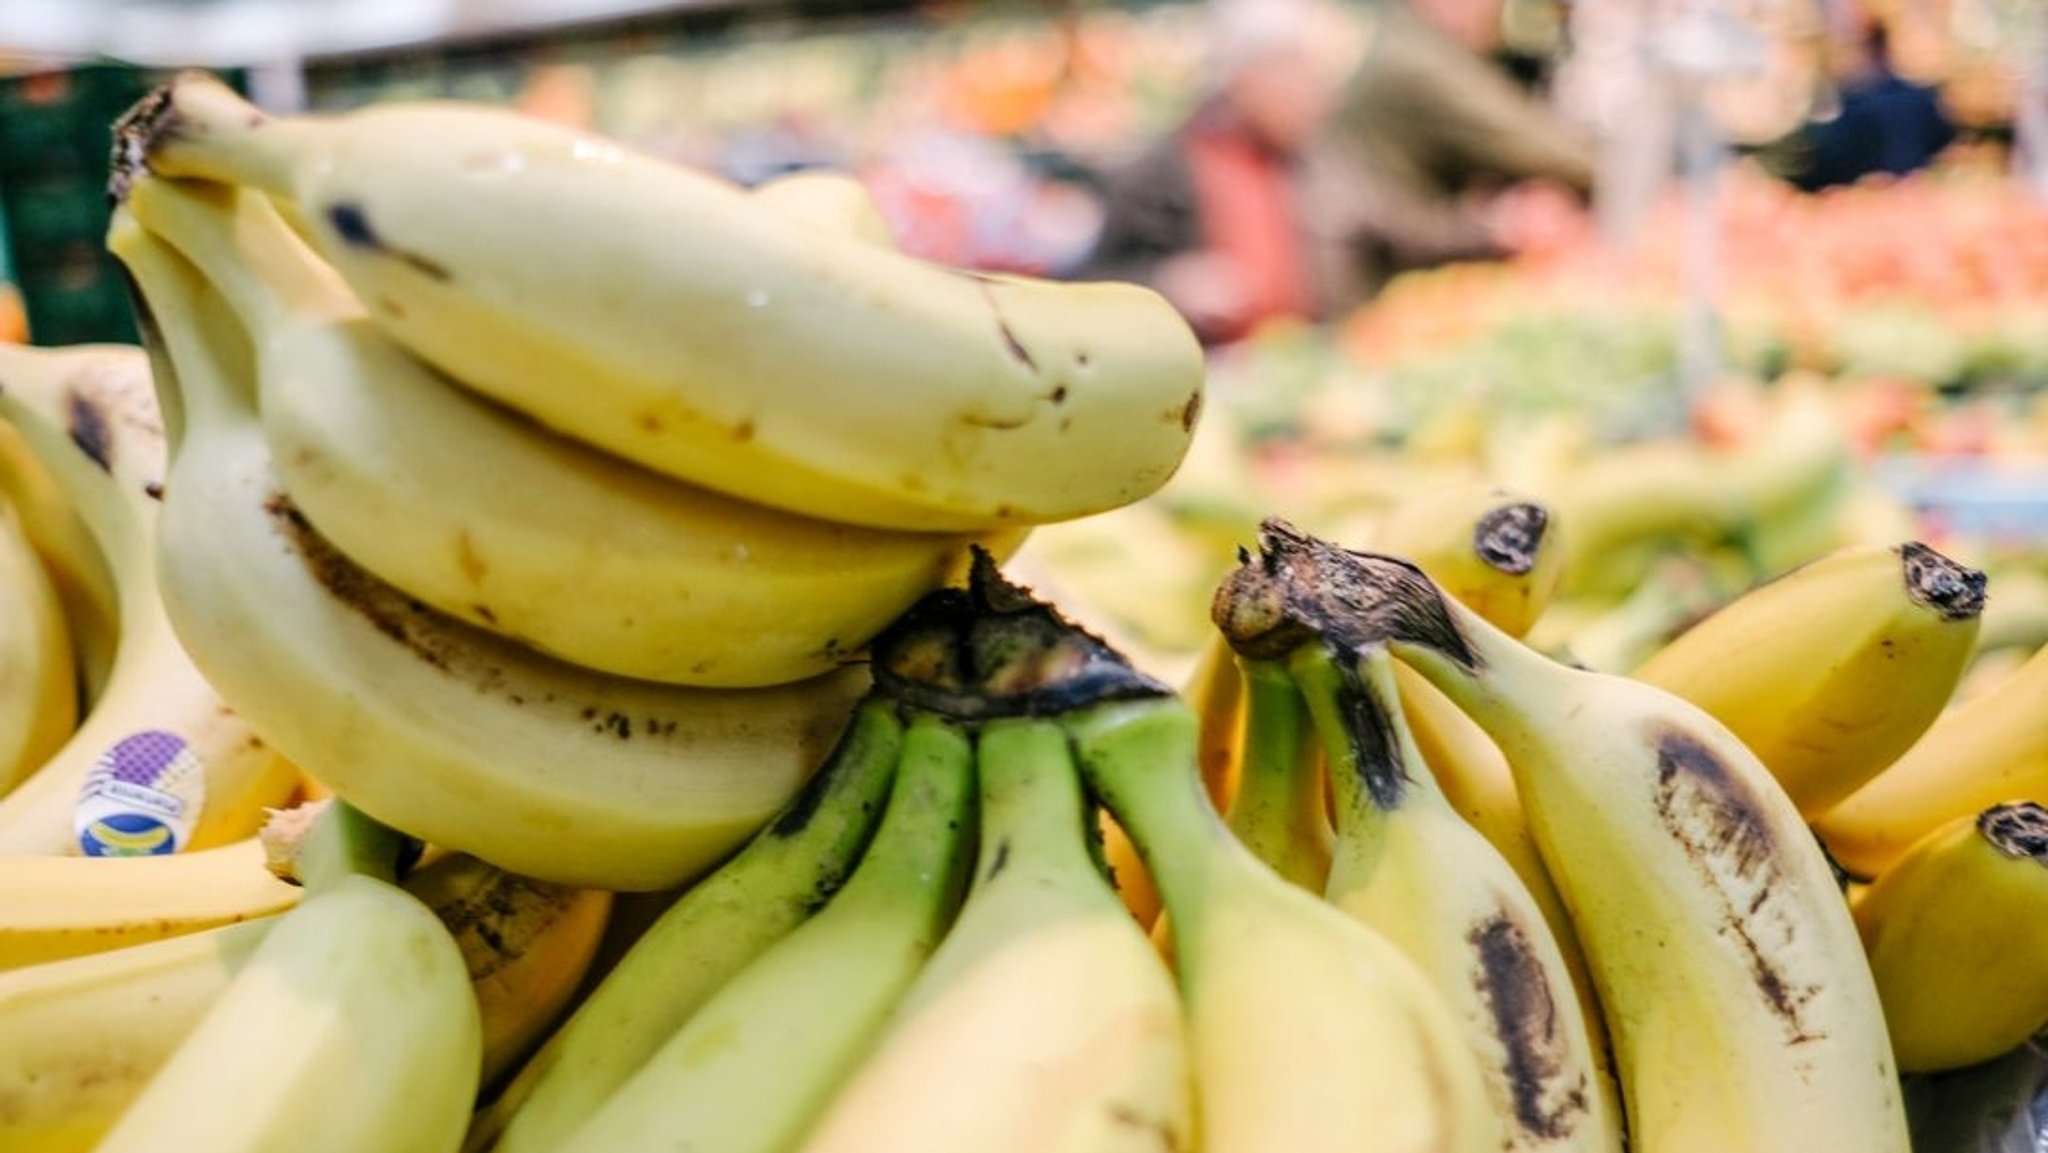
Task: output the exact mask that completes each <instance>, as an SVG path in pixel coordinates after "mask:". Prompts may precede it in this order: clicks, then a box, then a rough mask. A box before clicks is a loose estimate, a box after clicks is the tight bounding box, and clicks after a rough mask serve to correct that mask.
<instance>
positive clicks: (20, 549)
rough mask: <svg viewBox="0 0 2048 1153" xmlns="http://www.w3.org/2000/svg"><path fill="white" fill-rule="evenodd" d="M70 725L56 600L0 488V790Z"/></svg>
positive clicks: (31, 768)
mask: <svg viewBox="0 0 2048 1153" xmlns="http://www.w3.org/2000/svg"><path fill="white" fill-rule="evenodd" d="M77 724H78V672H77V669H76V668H75V662H74V661H73V660H72V655H71V634H70V630H69V629H68V628H66V627H65V624H64V606H63V603H62V602H61V601H59V600H58V598H57V589H56V586H55V585H54V584H53V583H52V582H51V580H50V576H49V574H48V573H47V572H46V571H45V570H44V569H43V562H42V560H41V559H40V558H39V557H38V556H37V555H36V551H35V548H34V546H32V545H31V544H30V543H29V539H28V534H27V532H26V531H25V530H24V529H23V526H22V523H21V516H20V513H19V512H17V511H16V509H15V507H14V503H13V502H12V501H11V500H9V499H7V497H6V495H5V492H4V491H0V796H5V795H6V794H7V793H8V792H10V791H11V790H12V789H13V788H14V786H15V785H17V784H19V783H21V781H22V780H23V779H25V778H26V777H28V776H29V774H31V773H33V772H35V771H36V770H37V769H39V768H41V767H42V766H43V762H44V761H46V760H48V759H49V758H50V756H51V754H53V753H55V752H56V751H57V750H58V749H59V748H61V747H62V746H63V744H64V742H65V741H66V740H69V739H70V737H71V730H72V729H73V728H74V727H76V725H77Z"/></svg>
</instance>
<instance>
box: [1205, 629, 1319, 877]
mask: <svg viewBox="0 0 2048 1153" xmlns="http://www.w3.org/2000/svg"><path fill="white" fill-rule="evenodd" d="M1239 665H1240V667H1241V668H1242V669H1243V672H1244V682H1245V702H1246V703H1245V726H1244V750H1243V754H1242V763H1243V769H1242V771H1241V773H1240V775H1239V783H1238V789H1237V795H1236V796H1235V797H1234V798H1233V799H1232V801H1231V804H1230V811H1229V815H1228V817H1227V818H1226V823H1228V824H1229V826H1230V829H1231V831H1232V832H1234V833H1236V834H1237V838H1238V840H1240V841H1242V842H1243V843H1244V846H1245V847H1246V848H1247V849H1250V850H1251V852H1252V855H1253V856H1255V857H1258V858H1259V859H1260V860H1262V861H1264V862H1266V863H1267V864H1268V865H1271V866H1272V867H1273V869H1274V871H1275V872H1278V873H1279V874H1280V875H1281V876H1283V877H1286V878H1287V879H1288V880H1290V881H1293V882H1294V883H1295V884H1297V885H1300V886H1301V887H1302V888H1304V889H1308V890H1309V891H1310V892H1320V891H1321V890H1322V887H1323V881H1324V878H1325V876H1326V875H1327V874H1328V872H1329V867H1330V838H1331V832H1330V820H1329V816H1328V806H1327V803H1326V802H1325V800H1324V797H1323V772H1322V762H1321V759H1320V758H1319V757H1318V756H1317V750H1316V746H1315V744H1314V743H1313V742H1312V741H1311V739H1310V736H1311V734H1310V723H1309V713H1308V704H1307V702H1306V701H1304V700H1303V699H1302V693H1301V690H1300V689H1299V688H1297V687H1295V683H1294V681H1293V679H1292V678H1291V677H1290V676H1289V675H1288V670H1287V667H1286V666H1285V665H1284V664H1282V663H1280V662H1277V661H1257V660H1241V661H1239Z"/></svg>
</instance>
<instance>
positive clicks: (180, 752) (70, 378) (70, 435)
mask: <svg viewBox="0 0 2048 1153" xmlns="http://www.w3.org/2000/svg"><path fill="white" fill-rule="evenodd" d="M151 389H152V386H151V381H150V373H149V370H148V366H147V363H146V360H145V358H144V356H143V354H142V353H141V352H140V351H138V350H136V349H134V348H131V347H127V346H122V345H84V346H78V347H75V348H67V349H58V350H48V349H33V348H25V347H18V346H0V418H4V419H5V420H7V421H9V422H11V423H12V425H13V428H14V430H15V431H16V432H17V433H18V434H19V435H20V437H21V440H22V442H23V444H24V445H25V446H26V447H27V448H28V449H29V450H30V451H32V452H33V453H34V454H35V458H36V460H37V461H38V462H39V463H40V464H41V465H42V466H43V467H44V468H45V469H46V470H47V471H48V473H49V475H50V477H51V478H52V480H53V481H54V482H55V483H56V485H57V486H58V488H59V489H60V490H61V492H62V493H63V494H64V497H65V499H66V500H67V501H68V502H69V503H70V504H71V506H72V507H73V508H75V509H76V510H77V511H78V515H79V516H80V518H81V519H82V521H83V522H84V524H85V526H86V527H87V529H88V530H89V531H90V534H91V536H92V539H93V542H94V545H95V546H96V548H97V550H98V552H99V553H100V555H101V556H103V557H104V558H105V561H106V564H107V566H108V569H109V571H110V572H111V573H112V575H113V578H114V581H115V583H116V587H117V589H118V593H119V602H118V609H119V628H120V640H119V648H118V650H117V652H116V654H115V663H114V667H113V671H112V673H111V674H110V676H109V678H108V681H107V686H106V689H105V690H104V691H103V692H102V693H101V694H100V696H99V697H98V699H97V700H96V701H95V702H94V703H93V705H92V708H91V711H90V712H89V713H87V715H86V717H85V719H84V721H83V723H81V724H80V725H79V727H78V728H77V729H76V731H74V732H73V733H72V735H71V738H70V739H69V740H68V741H66V742H65V743H64V745H63V747H62V748H61V749H59V750H57V752H56V753H54V754H53V755H52V756H51V757H50V758H49V760H48V761H46V762H45V763H44V765H43V767H42V768H41V769H40V770H39V771H37V772H36V774H35V775H34V776H32V777H30V778H29V779H28V780H27V781H25V782H24V783H23V784H22V785H21V786H20V787H18V788H16V789H15V790H14V791H13V792H12V793H9V794H8V795H7V796H6V797H5V798H4V799H0V855H8V854H19V853H77V852H80V851H84V852H87V853H92V854H109V855H120V854H132V853H169V852H177V851H181V850H187V849H201V848H210V847H215V846H219V845H223V844H227V843H230V842H233V841H236V840H240V839H241V838H244V837H247V836H250V835H252V834H253V833H254V832H255V831H256V828H257V826H258V825H259V824H261V821H262V812H263V810H264V809H265V808H266V807H268V806H271V805H276V804H280V803H282V802H283V801H284V799H285V798H286V797H287V796H289V795H290V793H291V791H292V789H293V788H294V787H295V786H296V785H297V782H298V770H297V769H296V768H294V767H293V766H292V765H291V764H289V763H287V762H286V761H285V760H284V759H283V758H282V757H280V756H278V755H277V754H276V753H275V752H274V751H273V750H271V749H270V748H268V747H266V746H265V745H264V743H263V742H262V741H260V740H258V739H257V738H256V737H255V735H254V734H253V733H252V732H251V731H250V729H249V726H248V725H247V724H245V723H244V722H243V721H242V719H241V718H240V717H239V716H237V715H236V714H235V713H234V712H232V711H230V710H229V709H228V708H226V707H225V706H224V705H223V704H222V703H221V698H220V696H219V694H218V693H216V692H215V691H214V690H213V688H212V686H211V685H209V684H208V683H207V681H206V680H205V678H204V677H202V676H201V675H200V673H199V670H197V669H195V668H194V667H193V666H192V661H191V659H190V658H189V657H187V656H186V654H185V650H184V649H183V648H182V647H180V645H179V643H178V638H177V637H176V636H175V635H173V633H172V631H171V627H170V624H169V622H168V621H167V620H166V619H165V614H164V609H163V605H162V602H161V601H160V599H159V596H158V585H157V579H156V571H155V563H154V559H153V557H152V556H151V550H152V548H153V542H154V538H155V532H156V521H157V512H158V509H157V500H158V497H159V495H160V494H161V491H162V489H161V484H162V481H163V476H164V474H163V467H164V440H163V429H162V424H161V422H160V420H159V414H158V409H157V404H156V401H155V399H154V397H153V396H152V392H151Z"/></svg>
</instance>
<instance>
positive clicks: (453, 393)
mask: <svg viewBox="0 0 2048 1153" xmlns="http://www.w3.org/2000/svg"><path fill="white" fill-rule="evenodd" d="M128 206H129V208H130V210H131V211H132V212H133V213H134V215H135V218H136V220H137V221H138V222H140V223H141V224H142V225H143V227H144V228H146V229H148V230H150V231H151V232H152V233H153V234H154V235H156V236H158V237H159V238H161V239H163V240H165V241H167V242H169V243H170V244H171V245H172V246H173V247H175V248H178V249H179V251H180V252H182V253H183V254H184V255H185V257H186V258H187V259H188V260H190V261H191V262H192V263H193V264H195V265H196V266H198V268H199V269H200V271H201V272H202V273H203V274H204V275H205V276H206V278H207V281H208V283H209V284H210V286H211V287H212V288H214V289H215V290H216V291H218V292H220V293H221V294H222V296H223V297H225V298H226V299H227V301H228V303H229V304H230V305H231V306H232V307H233V308H234V310H235V313H236V315H237V316H238V317H239V318H240V320H241V322H242V325H243V327H244V328H245V329H246V330H247V331H248V332H249V333H250V334H251V337H252V339H253V340H254V341H255V342H256V349H257V352H256V365H255V371H256V379H257V393H258V401H257V408H258V410H259V412H260V413H261V416H262V421H263V431H264V436H265V438H266V439H267V441H268V442H269V444H270V446H271V454H272V458H273V460H274V461H275V462H276V467H277V470H278V474H279V477H280V478H281V479H282V481H283V483H284V490H285V493H286V494H287V495H288V496H289V497H290V498H291V501H292V503H293V505H294V506H296V507H297V508H298V509H299V510H300V511H301V512H302V513H303V514H304V515H305V517H306V519H307V520H308V521H309V522H311V524H312V526H313V530H314V531H315V532H318V533H319V534H320V535H321V536H322V537H323V538H325V539H326V540H327V541H329V542H330V543H331V544H333V545H334V547H335V548H336V549H338V550H339V551H340V552H341V553H342V555H344V556H346V557H348V558H349V560H351V561H353V562H354V563H356V564H359V565H361V566H362V567H363V568H364V569H366V570H368V571H369V572H371V573H373V574H375V575H376V576H377V577H378V578H379V579H381V580H384V581H388V582H389V583H391V584H392V585H394V586H396V587H397V588H399V589H401V590H403V591H404V592H406V593H408V594H410V595H412V596H415V597H417V598H419V599H420V600H422V601H425V602H426V603H427V604H429V605H431V606H433V607H434V608H436V609H439V610H441V611H442V612H445V613H447V614H449V615H450V616H454V617H457V618H460V619H461V620H463V621H465V622H467V623H469V624H472V625H476V626H479V627H482V628H485V629H488V630H492V631H496V632H499V633H502V634H504V635H506V636H508V637H511V638H513V639H516V640H519V641H521V642H523V643H526V644H529V645H531V646H533V647H534V648H537V649H540V650H541V651H543V652H546V653H549V654H552V655H554V656H557V657H560V658H562V659H563V660H566V661H569V662H571V663H574V664H579V665H583V666H586V667H588V668H592V669H596V670H599V671H601V672H608V673H614V674H618V675H620V676H630V677H641V678H645V679H648V680H655V681H663V682H667V683H672V684H689V685H701V686H710V687H719V688H749V687H756V686H762V685H774V684H782V683H786V682H790V681H797V680H804V679H807V678H809V677H813V676H817V675H820V674H822V673H825V672H828V671H830V670H831V669H833V668H834V667H836V666H838V665H840V664H842V663H844V662H846V661H847V660H849V659H850V658H851V657H853V656H854V655H856V654H857V653H858V651H859V650H860V648H861V646H862V645H864V644H865V643H866V641H867V640H868V638H870V637H871V636H873V635H874V634H875V633H876V632H878V631H880V629H881V628H882V626H883V625H885V624H887V623H888V622H889V621H890V620H892V619H894V618H895V617H896V615H897V614H899V613H901V612H902V611H903V610H904V609H906V608H908V607H909V606H910V604H911V602H913V601H915V600H916V599H917V598H918V597H919V596H920V595H922V594H923V593H924V592H925V591H927V590H929V589H931V588H933V587H935V586H937V585H939V584H940V583H942V582H943V581H944V580H945V579H946V577H947V575H948V574H949V573H950V572H952V571H953V570H955V569H957V568H959V567H960V565H961V562H962V560H963V559H964V556H965V551H966V547H967V545H968V543H969V542H970V541H971V540H972V539H974V538H970V537H965V536H960V535H953V534H941V533H902V532H881V531H875V530H866V529H858V528H852V527H849V526H845V525H838V524H830V523H826V522H823V521H814V520H809V519H806V518H803V517H797V516H791V515H789V514H786V513H781V512H777V511H774V510H770V509H765V508H762V507H760V506H757V505H749V504H746V503H743V502H741V501H736V500H733V499H730V498H728V497H724V496H720V495H718V494H716V493H712V492H707V491H705V490H703V489H699V488H695V487H692V486H689V485H684V484H679V483H676V482H674V481H672V480H669V479H668V478H665V477H661V476H658V475H655V474H653V473H650V472H648V471H646V470H645V469H642V468H639V467H638V466H635V465H632V464H630V463H627V462H625V461H621V460H617V459H615V458H611V457H607V456H604V455H603V454H601V453H598V452H595V451H593V450H591V449H589V448H586V447H584V446H582V445H580V444H577V443H576V442H574V441H570V440H565V439H563V438H561V437H559V436H556V435H554V434H552V433H550V432H548V431H547V430H545V429H542V428H540V427H538V426H536V425H535V424H533V422H531V421H529V420H527V419H526V418H524V417H522V416H520V415H518V414H516V413H512V412H509V411H507V410H505V409H503V408H500V407H498V406H496V405H494V404H491V403H490V402H488V401H486V400H483V399H482V398H480V397H477V396H475V395H473V394H471V393H469V392H466V391H464V390H462V389H459V388H456V387H455V386H453V385H452V384H450V383H449V382H448V380H447V379H446V378H445V377H442V376H441V375H440V374H439V373H437V372H435V371H434V370H433V369H431V368H429V367H427V366H426V365H425V364H424V363H422V362H420V361H419V360H417V359H416V358H414V357H413V356H412V355H411V354H410V353H408V352H406V351H405V350H404V349H403V348H402V347H400V346H399V345H397V344H394V343H393V342H392V341H391V340H390V339H389V338H387V337H386V336H385V335H384V334H383V333H382V331H380V330H379V329H378V328H377V326H376V325H375V324H373V323H372V322H371V321H370V320H369V319H368V318H367V317H365V316H364V315H363V313H362V308H361V306H360V305H359V304H357V302H356V300H355V299H354V297H353V296H351V295H350V294H349V292H348V289H347V287H346V286H345V285H343V284H342V283H341V282H340V281H339V280H338V279H337V278H336V277H335V276H334V274H333V272H332V271H331V270H330V269H328V268H326V267H325V266H323V265H322V264H321V263H320V261H319V259H318V258H317V257H315V256H314V255H313V254H312V253H311V251H309V250H308V249H307V248H306V247H305V246H304V244H303V243H302V242H301V241H300V240H299V239H298V238H297V237H296V236H295V235H293V234H292V232H291V230H290V229H289V228H288V227H286V225H285V223H284V222H283V221H282V220H281V219H279V217H278V215H277V213H276V211H275V210H274V209H273V208H272V207H271V206H270V204H269V202H268V201H265V200H263V199H262V198H261V197H258V196H255V195H253V194H238V193H237V192H236V191H235V190H234V189H231V188H224V187H221V186H219V185H204V184H193V183H190V182H183V183H180V182H173V181H164V180H155V179H145V180H140V181H137V182H136V183H135V184H134V185H133V186H132V187H131V189H130V192H129V197H128ZM452 446H460V451H451V447H452ZM1022 536H1023V534H1022V531H1011V532H1007V533H1002V534H996V535H995V536H992V537H990V538H988V539H986V540H984V542H983V543H988V544H994V545H997V546H998V547H999V548H1001V549H1002V550H1004V551H1006V552H1007V550H1008V549H1010V548H1012V547H1014V546H1015V545H1016V544H1017V543H1019V542H1020V541H1021V540H1022Z"/></svg>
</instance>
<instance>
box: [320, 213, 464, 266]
mask: <svg viewBox="0 0 2048 1153" xmlns="http://www.w3.org/2000/svg"><path fill="white" fill-rule="evenodd" d="M327 224H328V226H329V227H330V228H332V229H334V234H335V235H336V236H339V237H340V238H341V241H342V243H343V244H346V245H348V246H349V247H350V248H359V249H362V250H363V251H365V252H373V253H378V254H380V255H384V256H389V257H391V258H392V259H393V260H396V261H398V262H399V263H400V264H403V265H405V266H406V267H407V268H410V269H412V270H413V271H414V272H417V273H419V274H420V275H421V276H424V277H426V278H428V279H429V280H438V281H440V282H442V283H443V284H445V283H447V282H449V281H451V280H454V279H455V276H454V274H453V273H451V272H449V271H448V266H447V265H445V264H442V263H441V262H440V261H438V260H434V259H431V258H429V257H426V256H422V255H421V254H419V253H417V252H414V251H412V250H411V249H406V248H399V247H397V246H396V245H393V244H388V243H386V242H385V240H384V238H383V237H382V236H379V235H378V234H377V230H376V229H375V228H373V227H371V225H370V216H369V213H367V212H365V211H364V210H363V206H362V205H360V204H352V203H349V202H346V201H343V202H339V203H335V204H331V205H328V207H327Z"/></svg>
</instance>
